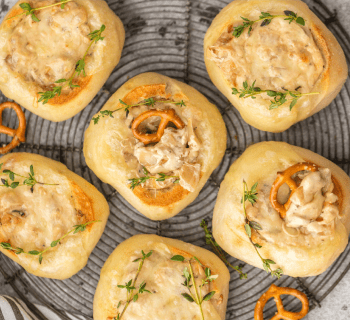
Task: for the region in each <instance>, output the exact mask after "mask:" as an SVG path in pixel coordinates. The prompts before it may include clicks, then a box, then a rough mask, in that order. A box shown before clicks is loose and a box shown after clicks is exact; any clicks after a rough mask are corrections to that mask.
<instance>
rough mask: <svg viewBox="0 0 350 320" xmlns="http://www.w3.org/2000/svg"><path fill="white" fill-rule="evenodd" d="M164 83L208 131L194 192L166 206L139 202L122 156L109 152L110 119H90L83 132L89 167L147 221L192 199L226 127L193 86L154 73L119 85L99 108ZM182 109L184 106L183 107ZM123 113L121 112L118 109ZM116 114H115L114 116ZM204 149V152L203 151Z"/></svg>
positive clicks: (221, 146) (218, 152) (222, 145)
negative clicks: (192, 109)
mask: <svg viewBox="0 0 350 320" xmlns="http://www.w3.org/2000/svg"><path fill="white" fill-rule="evenodd" d="M160 83H165V84H169V85H171V86H172V88H176V90H177V91H179V92H180V93H181V94H184V95H185V96H187V97H188V99H189V101H190V102H191V105H192V106H194V107H196V108H197V109H198V110H200V111H201V112H202V113H203V121H205V122H206V124H207V128H208V130H210V140H211V141H210V152H209V154H208V159H207V165H206V166H205V167H203V168H201V172H202V176H201V178H200V181H199V184H198V186H197V188H196V190H195V191H194V192H190V193H189V194H188V195H187V196H185V197H184V198H183V199H181V200H179V201H177V202H174V203H172V204H171V205H167V206H163V207H161V206H155V205H148V204H146V203H144V202H142V201H141V200H140V199H139V198H138V197H137V196H136V195H135V194H134V192H133V191H132V190H131V189H130V187H129V185H128V184H127V183H126V181H127V179H129V178H130V177H128V172H129V171H130V170H129V168H128V166H127V164H126V163H125V160H124V157H123V155H122V154H121V152H120V151H119V149H118V150H117V152H115V151H113V150H112V148H111V147H110V145H108V143H107V142H106V138H109V135H110V132H109V128H110V127H111V126H113V121H115V120H114V119H112V118H102V119H101V120H100V122H99V124H98V125H94V123H93V122H91V123H90V126H89V127H88V129H87V130H86V132H85V139H84V156H85V159H86V163H87V165H88V166H89V168H90V169H91V170H92V171H93V172H94V173H95V174H96V175H97V176H98V177H99V178H100V179H101V180H102V181H103V182H105V183H108V184H110V185H112V186H113V187H114V188H115V189H116V190H117V191H118V192H119V193H120V194H121V195H122V196H123V197H124V198H125V200H127V201H128V202H129V203H130V204H132V206H133V207H134V208H136V209H137V210H138V211H140V212H141V213H142V214H143V215H145V216H146V217H148V218H149V219H151V220H164V219H168V218H171V217H173V216H175V215H176V214H177V213H179V212H180V211H181V210H182V209H184V208H185V207H187V206H188V205H189V204H190V203H191V202H192V201H194V200H195V199H196V197H197V196H198V194H199V192H200V191H201V189H202V188H203V186H204V185H205V183H206V182H207V180H208V179H209V177H210V175H211V174H212V172H213V171H214V170H215V169H216V167H217V166H218V165H219V164H220V162H221V160H222V158H223V156H224V154H225V150H226V139H227V137H226V127H225V123H224V121H223V119H222V117H221V114H220V112H219V111H218V109H217V107H216V106H215V105H213V104H211V103H210V102H209V101H208V100H207V99H206V98H205V97H204V96H203V95H202V94H201V93H199V92H198V91H197V90H196V89H194V88H192V87H190V86H188V85H187V84H185V83H182V82H179V81H176V80H174V79H171V78H169V77H166V76H163V75H160V74H157V73H144V74H140V75H138V76H136V77H134V78H132V79H130V80H129V81H127V82H126V83H125V84H124V85H123V86H121V87H120V88H119V89H118V90H117V92H116V93H114V95H113V96H112V97H111V98H110V99H109V100H108V102H107V103H106V104H105V106H104V107H103V108H102V110H115V109H116V106H117V105H118V103H119V99H123V98H124V97H125V96H126V95H127V94H128V93H129V92H130V91H132V90H133V89H135V88H137V87H140V86H143V85H150V84H160ZM184 108H186V107H184ZM120 112H123V114H124V111H120ZM115 117H116V116H115ZM118 135H119V139H120V140H121V139H123V138H125V136H124V135H125V133H122V132H118ZM203 152H204V151H203Z"/></svg>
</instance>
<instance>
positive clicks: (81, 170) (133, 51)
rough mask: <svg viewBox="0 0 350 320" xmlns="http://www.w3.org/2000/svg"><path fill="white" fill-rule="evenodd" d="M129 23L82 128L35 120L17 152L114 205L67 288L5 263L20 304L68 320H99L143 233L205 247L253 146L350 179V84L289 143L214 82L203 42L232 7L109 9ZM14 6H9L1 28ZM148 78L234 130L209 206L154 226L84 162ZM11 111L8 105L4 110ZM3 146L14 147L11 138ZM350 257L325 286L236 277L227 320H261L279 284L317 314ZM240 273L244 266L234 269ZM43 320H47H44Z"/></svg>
mask: <svg viewBox="0 0 350 320" xmlns="http://www.w3.org/2000/svg"><path fill="white" fill-rule="evenodd" d="M107 2H108V3H109V5H110V7H111V8H112V10H113V11H114V12H115V13H116V14H117V15H118V16H119V17H120V18H121V19H122V21H123V23H124V25H125V29H126V43H125V47H124V51H123V56H122V59H121V61H120V63H119V65H118V67H117V68H116V69H115V70H114V72H113V74H112V75H111V77H110V78H109V80H108V81H107V83H106V84H105V86H104V87H103V89H102V90H101V91H100V92H99V93H98V95H97V96H96V97H95V99H94V100H93V101H92V102H91V103H90V105H89V106H88V107H86V108H85V110H83V111H82V112H81V113H79V114H78V115H77V116H75V117H74V118H72V119H70V120H68V121H65V122H62V123H59V124H57V123H52V122H49V121H46V120H43V119H41V118H39V117H37V116H35V115H33V114H31V113H30V112H28V111H26V117H27V122H28V129H27V142H26V143H25V144H23V145H21V146H20V147H19V148H17V149H15V151H17V152H32V153H39V154H41V155H44V156H46V157H49V158H52V159H55V160H58V161H61V162H62V163H64V164H66V165H67V166H68V168H69V169H70V170H72V171H74V172H75V173H77V174H79V175H81V176H82V177H84V178H85V179H86V180H88V181H89V182H91V183H93V184H94V185H95V186H96V187H97V188H98V189H99V190H100V191H101V192H102V193H103V194H104V195H105V196H106V198H107V200H108V201H109V204H110V209H111V215H110V219H109V222H108V224H107V227H106V230H105V232H104V234H103V236H102V238H101V241H100V242H99V244H98V245H97V247H96V249H95V250H94V251H93V253H92V255H91V257H90V259H89V262H88V265H87V266H86V267H85V268H84V269H83V270H82V271H81V272H79V273H78V274H77V275H76V276H74V277H72V278H71V279H69V280H66V281H55V280H48V279H41V278H37V277H34V276H32V275H29V274H27V273H26V272H24V271H23V269H22V268H20V267H19V266H18V265H16V264H15V263H13V262H12V261H11V260H9V259H7V258H5V257H4V256H3V255H0V271H1V272H2V273H3V275H4V276H5V277H6V278H7V280H8V282H9V283H11V285H12V286H13V288H14V289H15V290H16V292H17V294H18V295H20V297H21V298H22V299H24V300H26V301H31V302H35V303H41V304H45V305H48V306H49V307H51V308H52V309H54V310H56V311H57V313H58V314H60V315H61V316H62V317H64V310H65V311H68V312H73V313H77V314H80V315H83V316H84V317H86V318H91V317H92V301H93V296H94V292H95V288H96V286H97V283H98V279H99V273H100V270H101V267H102V266H103V264H104V262H105V261H106V259H107V257H108V256H109V255H110V254H111V252H112V251H113V250H114V248H115V247H116V246H117V245H118V244H119V243H120V242H122V241H123V240H125V239H127V238H129V237H131V236H132V235H135V234H139V233H154V234H158V235H161V236H166V237H172V238H179V239H181V240H184V241H187V242H191V243H193V244H196V245H199V246H204V245H205V242H204V237H203V233H202V230H201V228H200V227H199V223H200V221H201V219H204V218H205V219H207V220H208V221H210V220H211V216H212V212H213V208H214V204H215V200H216V196H217V192H218V188H219V185H220V183H221V181H222V180H223V178H224V175H225V173H226V172H227V170H228V169H229V167H230V165H231V164H232V162H233V161H234V160H235V159H237V157H238V156H239V155H240V154H242V152H243V151H244V150H245V149H246V148H247V146H249V145H250V144H252V143H256V142H259V141H266V140H275V141H286V142H288V143H290V144H293V145H297V146H300V147H303V148H307V149H310V150H312V151H314V152H317V153H319V154H321V155H323V156H324V157H326V158H328V159H330V160H331V161H333V162H335V163H336V164H338V165H339V166H340V167H342V168H343V169H344V170H345V171H346V172H347V173H348V174H349V173H350V141H349V138H350V107H349V100H350V98H349V90H350V83H349V81H347V83H346V85H345V87H344V88H343V89H342V91H341V93H340V94H339V96H338V97H337V98H336V99H335V101H333V102H332V104H331V105H330V106H329V107H328V108H326V109H325V110H323V111H321V112H320V113H318V114H316V115H314V116H313V117H311V118H309V119H307V120H305V121H303V122H302V123H298V124H297V125H295V126H293V127H292V128H290V129H289V130H287V131H286V132H284V133H280V134H272V133H266V132H262V131H259V130H256V129H254V128H252V127H250V126H249V125H247V124H246V123H245V122H244V121H243V120H242V118H241V117H240V115H239V113H238V112H237V111H236V110H235V109H234V108H233V107H232V106H231V105H230V103H229V102H228V101H227V99H226V98H225V97H223V96H222V95H221V94H220V93H219V92H218V90H217V89H216V88H215V87H214V86H213V84H212V83H211V81H210V80H209V77H208V74H207V72H206V69H205V65H204V61H203V48H202V47H203V38H204V34H205V32H206V30H207V28H208V26H209V25H210V23H211V21H212V19H213V18H214V17H215V16H216V14H217V13H219V11H220V10H221V9H222V8H223V7H224V6H225V5H227V4H228V3H229V2H230V1H229V0H223V1H220V0H119V1H117V0H116V1H113V0H110V1H107ZM14 3H15V1H14V0H1V1H0V4H1V11H0V19H1V20H2V18H3V17H4V15H5V13H6V12H7V11H8V9H9V7H11V6H13V5H14ZM307 3H308V4H309V5H310V6H311V8H312V9H313V10H314V11H315V12H316V14H317V15H318V16H319V17H320V18H321V19H322V20H323V21H325V22H326V24H327V25H328V26H329V28H330V29H331V31H332V32H333V33H334V34H335V36H336V37H337V38H338V40H339V42H340V44H341V45H342V46H343V48H344V51H345V53H346V56H347V59H348V62H349V58H350V47H349V43H350V38H349V36H348V35H347V34H346V32H345V30H344V29H343V28H342V26H341V24H340V23H339V22H338V20H337V18H336V16H333V15H332V12H330V11H329V10H328V9H327V8H326V7H324V5H323V4H322V2H320V1H316V0H309V1H307ZM147 71H154V72H159V73H162V74H164V75H167V76H170V77H173V78H176V79H178V80H181V81H184V82H186V83H188V84H189V85H191V86H193V87H195V88H196V89H198V90H199V91H200V92H202V93H203V94H205V95H206V96H207V97H208V98H209V99H210V100H211V101H212V102H213V103H214V104H216V105H217V106H218V107H219V109H220V111H221V113H222V115H223V118H224V120H225V123H226V126H227V130H228V144H227V152H226V156H225V158H224V160H223V162H222V163H221V165H220V166H219V168H218V169H217V170H216V171H215V172H214V174H213V175H212V177H211V178H210V180H209V181H208V183H207V184H206V186H205V187H204V188H203V190H202V191H201V193H200V195H199V197H198V198H197V199H196V201H195V202H193V203H192V204H191V205H190V206H189V207H187V208H186V209H185V210H184V211H183V212H181V213H180V214H179V215H177V216H176V217H174V218H172V219H169V220H166V221H163V222H153V221H150V220H148V219H147V218H145V217H144V216H143V215H141V214H140V213H139V212H137V211H136V210H135V209H134V208H133V207H132V206H130V204H128V203H127V202H126V201H125V200H124V199H123V198H122V197H121V196H120V195H119V194H117V193H116V192H115V191H114V189H113V188H112V187H110V186H108V185H106V184H103V183H102V182H101V181H100V180H99V179H98V178H97V177H96V176H95V175H94V174H93V172H92V171H91V170H89V168H88V167H87V165H86V163H85V159H84V156H83V153H82V148H83V138H84V132H85V130H86V128H87V126H88V123H89V120H90V119H91V117H92V116H93V115H94V114H95V113H96V112H97V111H98V110H100V109H101V108H102V106H103V105H104V103H105V102H106V101H107V100H108V98H109V97H110V96H111V95H112V94H113V93H114V92H115V91H116V90H117V89H118V88H119V87H120V86H121V85H122V84H123V83H124V82H125V81H127V80H128V79H129V78H131V77H133V76H135V75H137V74H139V73H142V72H147ZM3 101H6V98H5V97H4V96H2V95H1V96H0V102H3ZM4 125H10V126H12V127H14V126H15V125H17V120H16V117H15V114H14V113H12V112H4ZM0 142H1V143H5V142H9V139H8V138H7V137H5V136H3V135H1V137H0ZM349 253H350V248H349V246H348V248H347V250H346V251H345V252H344V253H343V254H342V255H341V256H340V257H339V259H338V260H337V261H336V263H335V264H334V265H332V267H331V268H330V269H329V270H327V271H326V272H325V273H324V274H322V275H321V276H318V277H312V278H305V279H293V278H290V277H287V276H284V277H282V278H281V279H280V280H279V281H276V280H274V279H271V278H270V277H269V276H268V275H267V274H266V273H265V272H264V271H262V270H259V269H256V268H253V267H251V266H249V265H245V266H244V271H245V272H248V273H249V279H248V280H243V281H241V280H239V279H238V276H237V274H236V273H235V272H232V274H231V282H230V295H229V304H228V309H227V319H239V320H245V319H252V318H253V310H254V306H255V303H256V301H257V300H258V298H259V297H260V295H261V294H262V293H263V292H264V291H266V290H267V289H268V287H269V286H270V285H271V283H272V282H277V284H278V285H280V286H292V287H296V288H298V289H300V290H303V291H304V292H306V293H307V295H308V296H309V298H310V301H311V308H314V307H315V306H317V305H318V303H319V302H320V301H322V300H323V299H324V298H325V297H326V296H327V295H328V294H329V293H330V292H331V290H332V289H333V288H334V287H335V286H336V285H337V283H338V282H339V281H340V280H341V279H342V277H343V276H344V274H345V273H346V272H347V270H348V269H349V268H350V254H349ZM230 261H232V262H233V263H234V264H239V263H240V261H236V260H235V259H231V260H230ZM286 305H288V308H289V309H290V310H296V309H298V308H299V302H298V301H297V300H296V299H292V298H288V299H286ZM273 312H274V304H273V303H272V302H270V303H269V304H268V305H267V307H266V316H271V314H273ZM38 316H39V317H40V314H38Z"/></svg>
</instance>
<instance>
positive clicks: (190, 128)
mask: <svg viewBox="0 0 350 320" xmlns="http://www.w3.org/2000/svg"><path fill="white" fill-rule="evenodd" d="M156 108H157V109H167V108H173V109H175V110H176V112H177V114H178V115H181V114H182V111H183V110H182V109H181V108H180V107H178V106H176V105H173V104H166V103H161V102H157V103H156ZM150 109H151V108H150V107H149V106H144V105H143V106H139V107H137V108H132V109H131V110H130V113H129V115H128V118H127V120H126V121H127V125H129V126H130V124H131V123H132V121H133V119H135V118H136V117H137V116H138V115H139V114H141V113H142V112H144V111H146V110H150ZM185 109H186V108H185ZM183 118H184V117H183ZM194 118H195V117H194V116H193V115H192V114H190V115H189V117H188V118H187V119H183V121H184V120H185V121H184V122H185V124H186V125H185V127H184V128H183V129H176V128H173V127H168V128H166V129H165V130H164V134H163V136H162V138H161V140H160V141H159V142H158V143H156V144H154V145H152V144H150V145H147V146H145V145H144V144H143V143H142V142H140V141H138V140H137V139H135V138H127V139H125V140H123V141H122V142H121V146H122V153H123V155H124V159H125V161H126V162H127V163H128V165H129V167H131V168H137V170H136V171H137V173H136V174H137V176H138V177H142V176H144V173H143V170H142V167H145V168H146V169H147V170H148V171H149V172H150V174H151V175H152V176H154V175H157V174H158V173H166V174H167V175H169V176H179V177H180V185H181V186H182V187H183V188H184V189H186V190H188V191H190V192H193V191H194V190H195V188H196V187H197V185H198V182H199V178H200V169H201V164H200V163H199V159H198V158H199V156H200V149H201V147H202V143H201V142H200V140H199V138H198V137H197V135H196V133H195V128H194V122H195V123H196V122H198V121H196V120H195V119H194ZM159 122H160V119H159V117H151V118H149V119H148V120H146V121H144V122H143V123H142V124H141V125H142V127H141V125H140V128H139V129H141V130H143V131H146V132H155V131H157V129H158V125H159ZM175 180H176V179H175V178H173V179H166V180H165V181H161V182H157V181H155V180H153V179H152V180H147V181H146V182H145V183H143V187H145V188H148V189H156V190H157V189H166V188H171V187H172V186H173V182H174V181H175Z"/></svg>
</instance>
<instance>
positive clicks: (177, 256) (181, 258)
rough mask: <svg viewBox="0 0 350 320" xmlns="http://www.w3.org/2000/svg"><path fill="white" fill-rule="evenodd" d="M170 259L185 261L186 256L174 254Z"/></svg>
mask: <svg viewBox="0 0 350 320" xmlns="http://www.w3.org/2000/svg"><path fill="white" fill-rule="evenodd" d="M170 260H173V261H180V262H184V261H185V258H184V257H183V256H180V255H176V256H173V257H172V258H171V259H170Z"/></svg>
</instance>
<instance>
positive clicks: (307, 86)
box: [208, 13, 324, 102]
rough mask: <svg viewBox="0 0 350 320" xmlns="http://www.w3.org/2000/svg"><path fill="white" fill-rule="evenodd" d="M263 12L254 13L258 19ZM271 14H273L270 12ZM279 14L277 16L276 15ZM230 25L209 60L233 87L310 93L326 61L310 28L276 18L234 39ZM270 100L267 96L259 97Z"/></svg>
mask: <svg viewBox="0 0 350 320" xmlns="http://www.w3.org/2000/svg"><path fill="white" fill-rule="evenodd" d="M259 14H260V13H252V14H251V16H250V17H247V18H250V19H251V20H255V19H256V18H257V17H258V16H259ZM271 14H272V13H271ZM275 14H278V13H275ZM240 23H241V22H238V23H237V24H234V25H231V26H229V27H228V28H227V29H226V30H225V31H224V32H223V33H222V34H221V35H220V37H219V38H218V40H217V41H216V43H215V44H214V45H213V46H211V47H209V48H208V57H209V59H210V60H212V61H214V62H215V64H216V65H217V66H218V67H219V68H220V70H221V72H222V73H223V74H224V76H225V78H226V80H227V81H228V82H229V84H230V85H231V86H232V87H234V88H239V89H243V82H245V81H247V82H248V84H249V85H250V84H252V83H253V82H254V81H256V86H257V87H260V88H261V89H262V90H273V91H278V92H284V91H285V90H290V91H295V90H297V91H299V92H300V93H309V92H312V91H313V87H314V86H315V84H316V82H317V81H318V79H319V78H320V76H321V74H322V72H323V70H324V59H323V56H322V53H321V51H320V49H319V48H318V46H317V44H316V43H315V41H314V38H313V35H312V32H311V31H310V29H309V28H307V27H303V26H301V25H300V24H297V23H289V22H288V21H285V20H284V18H274V19H273V20H272V21H271V23H270V24H268V25H265V26H261V23H256V24H254V25H253V27H252V31H251V32H250V34H248V32H247V31H245V32H243V33H242V35H241V36H240V37H238V38H236V37H234V36H233V34H232V32H233V28H234V27H235V26H236V25H238V24H240ZM260 99H266V100H267V99H269V97H268V95H267V94H266V93H263V94H261V96H259V97H257V100H256V101H257V102H260V101H263V100H260Z"/></svg>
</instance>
